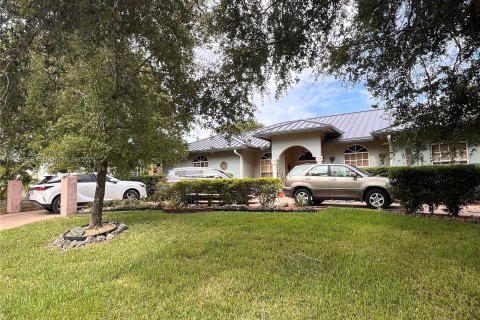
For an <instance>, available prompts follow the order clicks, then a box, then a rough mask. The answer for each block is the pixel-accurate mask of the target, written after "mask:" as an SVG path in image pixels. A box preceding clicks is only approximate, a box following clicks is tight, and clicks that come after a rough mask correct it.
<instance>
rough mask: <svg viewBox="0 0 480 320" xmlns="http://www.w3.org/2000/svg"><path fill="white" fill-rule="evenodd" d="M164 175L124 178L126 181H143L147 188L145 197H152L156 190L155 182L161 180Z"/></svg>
mask: <svg viewBox="0 0 480 320" xmlns="http://www.w3.org/2000/svg"><path fill="white" fill-rule="evenodd" d="M163 178H164V176H162V175H155V176H131V177H129V178H126V179H125V180H127V181H140V182H143V184H144V185H145V188H146V189H147V198H149V199H152V198H153V197H154V195H155V193H156V190H157V184H158V183H159V182H160V181H162V179H163Z"/></svg>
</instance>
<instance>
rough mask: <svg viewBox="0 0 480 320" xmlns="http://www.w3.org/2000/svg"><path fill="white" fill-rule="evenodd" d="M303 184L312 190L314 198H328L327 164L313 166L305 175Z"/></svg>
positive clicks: (328, 178) (328, 179)
mask: <svg viewBox="0 0 480 320" xmlns="http://www.w3.org/2000/svg"><path fill="white" fill-rule="evenodd" d="M304 181H305V186H306V187H308V188H309V189H310V190H312V195H313V198H314V199H328V198H329V187H330V177H329V176H328V165H325V164H319V165H318V166H315V167H313V168H312V169H310V171H309V172H308V173H307V174H306V175H305V179H304Z"/></svg>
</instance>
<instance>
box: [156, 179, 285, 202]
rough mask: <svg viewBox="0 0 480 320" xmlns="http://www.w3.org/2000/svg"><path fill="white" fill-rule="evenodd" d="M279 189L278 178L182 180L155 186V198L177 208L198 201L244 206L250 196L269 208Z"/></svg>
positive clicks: (280, 185) (279, 182)
mask: <svg viewBox="0 0 480 320" xmlns="http://www.w3.org/2000/svg"><path fill="white" fill-rule="evenodd" d="M281 187H282V182H281V180H280V179H271V178H258V179H250V178H246V179H213V180H208V179H198V180H183V181H178V182H176V183H174V184H169V185H167V184H162V183H159V184H158V185H157V192H156V198H157V199H158V200H159V201H169V202H171V203H174V204H175V205H176V206H179V205H182V204H187V203H196V204H198V203H199V201H200V200H203V201H207V202H208V204H209V205H211V204H212V202H213V201H218V202H220V203H223V204H247V203H248V200H249V198H250V197H258V199H259V201H260V204H261V205H262V206H266V207H269V206H272V205H273V203H274V201H275V198H276V197H277V195H278V191H279V190H280V189H281Z"/></svg>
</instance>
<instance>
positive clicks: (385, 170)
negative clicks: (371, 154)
mask: <svg viewBox="0 0 480 320" xmlns="http://www.w3.org/2000/svg"><path fill="white" fill-rule="evenodd" d="M394 168H396V167H365V168H362V170H364V171H367V172H368V173H371V174H373V175H374V176H379V177H387V178H388V177H389V175H390V171H391V170H393V169H394Z"/></svg>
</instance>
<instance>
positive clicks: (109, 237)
mask: <svg viewBox="0 0 480 320" xmlns="http://www.w3.org/2000/svg"><path fill="white" fill-rule="evenodd" d="M113 237H115V235H114V234H111V233H109V234H107V238H106V239H107V240H112V239H113Z"/></svg>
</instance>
